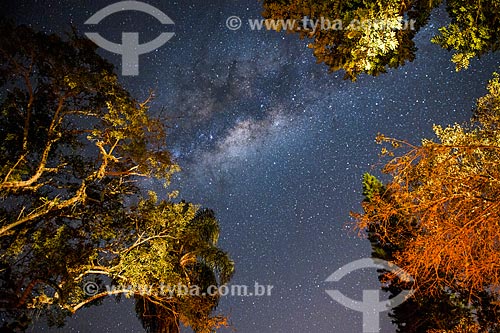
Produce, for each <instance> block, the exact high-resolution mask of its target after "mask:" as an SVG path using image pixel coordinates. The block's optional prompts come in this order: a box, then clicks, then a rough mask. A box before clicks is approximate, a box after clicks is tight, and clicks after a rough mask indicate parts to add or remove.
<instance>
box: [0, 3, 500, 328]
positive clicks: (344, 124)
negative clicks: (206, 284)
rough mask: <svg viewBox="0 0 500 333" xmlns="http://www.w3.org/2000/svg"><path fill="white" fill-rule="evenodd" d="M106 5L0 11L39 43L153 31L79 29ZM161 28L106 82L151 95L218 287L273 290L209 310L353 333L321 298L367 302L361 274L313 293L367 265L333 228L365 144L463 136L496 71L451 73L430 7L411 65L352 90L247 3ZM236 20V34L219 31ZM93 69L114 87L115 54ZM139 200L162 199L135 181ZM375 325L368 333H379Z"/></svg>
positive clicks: (342, 217)
mask: <svg viewBox="0 0 500 333" xmlns="http://www.w3.org/2000/svg"><path fill="white" fill-rule="evenodd" d="M114 2H115V1H107V0H89V1H76V0H66V1H62V0H59V1H52V0H20V1H11V2H10V3H8V2H7V1H6V0H3V1H2V2H1V6H0V10H1V12H2V13H4V14H5V15H7V16H8V17H11V18H13V19H14V20H15V21H16V22H17V23H24V24H29V25H31V26H32V27H34V28H35V29H37V30H42V31H45V32H48V33H64V32H65V31H68V30H69V29H70V26H71V25H74V26H75V27H76V28H77V29H78V30H79V31H80V32H99V33H100V34H101V35H102V36H103V37H105V38H107V39H109V40H111V41H115V42H119V41H120V40H121V33H122V32H123V31H134V32H135V31H137V32H139V33H140V40H141V42H146V41H149V40H151V39H154V38H155V37H156V36H157V35H158V34H159V33H160V32H163V31H165V29H166V28H165V27H163V26H162V25H161V24H160V23H159V22H158V21H157V20H156V19H154V18H152V17H150V16H148V15H147V14H144V13H140V12H123V13H117V14H114V15H113V16H110V17H108V18H106V19H104V20H103V21H102V22H101V23H100V24H99V25H97V26H86V25H84V22H85V21H86V20H87V19H88V18H89V17H90V16H92V15H93V14H94V13H95V12H97V11H98V10H100V9H101V8H103V7H105V6H106V5H109V4H112V3H114ZM146 2H147V3H148V4H150V5H153V6H155V7H157V8H158V9H160V10H161V11H163V12H164V13H166V14H167V15H168V16H169V17H170V18H171V19H172V20H173V21H174V23H175V25H173V26H172V25H170V26H168V27H167V30H168V31H171V32H174V33H175V36H174V37H173V38H172V39H171V40H170V41H169V42H167V43H166V44H165V45H164V46H163V47H161V48H159V49H157V50H155V51H153V52H151V53H148V54H144V55H141V56H140V65H139V75H138V76H133V77H131V76H128V77H120V78H121V81H122V82H123V84H124V86H125V87H126V88H127V89H129V90H130V91H131V92H132V94H133V95H134V96H135V97H137V98H138V99H145V98H146V97H147V95H148V91H149V90H150V89H153V90H154V92H155V96H156V97H155V99H154V101H153V103H152V108H151V112H152V113H153V114H157V115H161V116H163V117H165V118H166V119H167V121H168V125H169V129H170V135H169V140H168V143H167V144H168V148H169V149H170V150H171V152H172V153H173V154H174V156H175V157H176V159H177V161H178V163H179V164H180V165H181V167H182V169H183V171H182V172H181V173H180V174H178V175H177V176H176V177H174V180H173V182H172V185H171V187H170V190H172V189H179V190H180V191H181V195H180V197H181V198H183V199H185V200H186V201H191V202H194V203H199V204H200V205H202V206H204V207H209V208H211V209H213V210H214V211H215V212H216V214H217V216H218V218H219V220H220V223H221V227H222V233H221V240H220V245H221V247H223V248H224V249H225V250H227V251H228V252H229V253H230V255H231V256H232V258H233V259H234V260H235V262H236V274H235V276H234V278H233V280H232V284H246V285H249V286H253V285H254V283H255V282H258V283H259V284H262V285H273V286H274V288H273V289H272V295H271V296H269V297H235V296H233V297H229V296H228V297H224V298H223V299H222V300H221V304H220V306H219V308H218V310H220V311H222V312H223V313H227V314H229V315H230V318H231V322H232V324H233V326H234V328H235V329H237V331H238V332H241V333H254V332H262V333H274V332H287V333H288V332H290V333H293V332H297V333H298V332H312V333H322V332H347V333H349V332H361V331H362V317H361V313H359V312H355V311H353V310H350V309H346V308H344V307H343V306H342V305H340V304H338V303H336V302H334V301H333V300H332V299H331V298H330V297H329V296H328V295H327V294H326V293H325V290H327V289H339V290H340V291H341V292H343V293H344V294H345V295H346V296H349V297H351V298H353V299H358V300H361V297H362V290H363V289H376V288H377V286H378V282H377V274H376V271H375V270H374V269H363V270H359V271H357V272H353V273H351V274H350V275H349V278H345V279H343V280H341V281H340V282H337V283H333V282H325V279H326V278H327V277H328V276H329V275H330V274H332V273H333V272H334V271H336V270H337V269H338V268H339V267H341V266H343V265H344V264H347V263H349V262H351V261H354V260H357V259H360V258H364V257H368V256H369V255H370V248H369V243H368V241H367V240H364V239H360V238H358V237H357V235H356V234H355V233H354V232H353V231H350V229H349V228H348V227H347V226H346V225H347V224H348V223H349V222H350V218H349V212H350V211H352V210H354V211H359V210H360V201H361V199H362V196H361V177H362V174H363V173H364V172H366V171H370V172H372V173H375V174H378V171H377V170H378V169H379V168H380V166H381V161H380V159H379V157H378V153H379V151H380V147H379V146H377V145H376V144H375V140H374V138H375V136H376V135H377V133H378V132H381V133H384V134H386V135H387V136H394V137H398V138H401V139H406V140H408V141H410V142H413V143H418V142H419V140H420V138H422V137H432V125H433V124H442V125H446V124H453V123H455V122H459V123H460V122H463V121H466V120H467V119H468V118H469V117H470V116H471V114H472V113H471V109H472V107H473V105H474V103H475V100H476V98H478V97H480V96H481V95H483V94H484V93H485V92H486V89H485V85H486V83H487V81H488V79H489V78H490V77H491V74H492V72H494V71H495V70H498V66H499V64H500V58H499V56H498V54H497V55H487V56H484V57H482V58H481V59H480V60H474V61H473V62H472V65H471V68H470V69H469V70H467V71H462V72H460V73H456V72H455V70H454V66H453V65H452V64H451V62H450V61H449V58H450V54H449V53H448V52H447V51H444V50H442V49H440V48H439V47H437V46H435V45H433V44H431V43H430V41H429V40H430V38H431V36H433V34H435V33H436V31H437V27H439V26H441V25H443V24H445V23H446V22H447V16H446V13H445V11H444V10H443V8H441V9H439V10H438V11H437V12H435V13H434V14H433V17H432V19H431V22H430V23H429V24H428V25H427V26H426V27H425V28H423V29H422V30H421V31H420V32H419V34H418V36H417V38H416V42H417V46H418V48H419V50H418V53H417V58H416V60H415V61H414V62H412V63H409V64H407V65H406V66H404V67H401V68H399V69H397V70H390V71H389V72H388V73H387V74H385V75H381V76H379V77H376V78H373V77H367V76H362V77H360V78H359V80H358V81H357V82H355V83H352V82H350V81H344V80H342V76H343V74H342V73H333V74H332V73H329V72H328V69H327V67H326V66H325V65H323V64H317V63H316V61H315V58H314V57H313V55H312V52H311V50H310V49H308V48H307V47H306V45H307V41H304V40H300V39H299V38H298V36H296V35H290V34H286V33H277V32H271V31H252V30H251V29H250V27H249V26H248V23H247V20H248V19H254V18H259V17H260V13H261V11H262V8H261V6H262V4H261V3H260V2H258V1H257V0H246V1H234V0H233V1H229V0H228V1H222V0H215V1H200V0H191V1H189V0H182V1H173V0H162V1H160V0H147V1H146ZM232 15H236V16H239V17H240V18H241V19H242V20H243V26H242V27H241V29H239V30H237V31H232V30H229V29H227V27H226V19H227V17H229V16H232ZM100 54H101V55H102V56H103V57H105V58H106V59H108V60H109V61H111V62H113V63H114V64H115V65H116V66H117V71H118V72H121V58H120V56H119V55H116V54H112V53H109V52H107V51H105V50H101V51H100ZM142 185H143V186H144V188H151V189H155V190H158V191H164V190H162V189H161V186H160V185H159V184H156V183H153V182H148V181H145V182H143V184H142ZM386 314H387V313H383V314H382V315H381V326H382V332H394V328H393V327H392V326H391V324H390V322H389V320H388V318H387V316H386ZM33 331H35V332H37V331H44V332H112V333H114V332H117V333H118V332H120V333H125V332H141V331H142V328H141V325H140V323H139V322H138V320H137V319H136V316H135V313H134V311H133V305H132V303H131V302H129V301H122V302H121V303H120V304H118V305H117V304H115V303H114V301H112V300H107V301H105V302H104V304H103V305H102V306H99V307H93V308H90V309H85V310H82V311H81V312H80V313H78V314H77V315H76V316H75V317H74V318H71V319H69V320H68V324H67V325H66V327H64V328H62V329H47V328H46V327H45V325H44V324H43V323H38V324H37V325H36V326H35V328H34V329H33ZM226 331H227V332H230V331H231V330H229V329H228V330H223V331H222V332H226Z"/></svg>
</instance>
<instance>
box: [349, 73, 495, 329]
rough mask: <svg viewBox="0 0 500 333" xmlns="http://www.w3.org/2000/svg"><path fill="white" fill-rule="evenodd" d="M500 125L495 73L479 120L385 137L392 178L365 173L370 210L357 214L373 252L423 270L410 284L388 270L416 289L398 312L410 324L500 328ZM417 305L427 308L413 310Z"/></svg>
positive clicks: (388, 284)
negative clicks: (415, 141)
mask: <svg viewBox="0 0 500 333" xmlns="http://www.w3.org/2000/svg"><path fill="white" fill-rule="evenodd" d="M499 126H500V76H499V75H497V74H495V76H494V78H493V79H492V80H491V81H490V83H489V85H488V94H487V95H485V96H484V97H481V98H480V99H479V100H478V102H477V107H476V109H475V116H474V118H473V120H472V121H471V123H470V124H468V125H458V124H455V125H453V126H448V127H445V128H443V127H440V126H434V131H435V133H436V137H437V139H435V140H429V139H424V140H422V143H421V144H420V145H412V144H410V143H408V142H405V141H401V140H398V139H393V138H387V137H384V136H383V135H379V137H378V140H379V141H380V142H385V143H389V144H390V147H389V149H387V148H383V151H382V152H383V154H386V155H389V156H391V157H392V158H391V160H390V161H389V162H388V163H387V164H386V165H385V167H384V169H383V171H384V172H385V173H387V174H388V175H389V177H390V180H389V181H388V182H387V183H386V184H382V183H381V182H380V181H379V180H377V179H376V178H375V177H373V176H371V175H365V178H364V182H363V187H364V195H365V201H364V202H363V210H364V213H362V214H353V216H354V217H355V218H356V220H357V227H358V228H360V229H361V230H366V231H367V233H368V237H369V239H370V241H371V243H372V247H373V249H374V256H375V257H379V258H382V259H384V260H389V261H393V262H394V263H395V264H396V265H397V266H399V267H401V268H402V269H403V270H405V271H406V272H408V273H409V274H410V275H411V276H412V277H413V278H414V280H415V283H414V285H412V286H408V285H407V284H406V285H404V284H402V283H401V281H398V280H397V279H395V278H394V277H390V276H389V277H388V276H387V274H383V275H382V277H381V278H382V280H384V286H385V289H386V290H388V291H390V292H391V293H393V294H397V293H398V291H399V290H401V289H405V287H406V288H408V287H413V288H415V289H416V291H417V292H416V293H415V298H414V299H413V300H411V301H410V303H403V304H402V305H401V307H399V308H397V309H396V310H395V312H394V313H393V315H394V317H395V318H396V322H397V323H398V324H400V331H401V332H425V331H428V332H438V331H439V332H443V330H445V331H449V332H452V331H453V332H497V331H498V330H499V329H500V326H499V325H500V322H499V321H498V318H499V317H500V222H499V221H500V169H499V164H498V161H499V159H500V133H499V131H498V128H499ZM401 150H403V152H400V151H401ZM415 308H419V309H420V310H419V311H418V312H419V313H420V314H419V315H416V316H415V315H413V316H411V315H409V313H412V312H411V311H412V309H413V313H416V312H417V311H415ZM403 324H404V325H403ZM409 327H412V330H410V329H409Z"/></svg>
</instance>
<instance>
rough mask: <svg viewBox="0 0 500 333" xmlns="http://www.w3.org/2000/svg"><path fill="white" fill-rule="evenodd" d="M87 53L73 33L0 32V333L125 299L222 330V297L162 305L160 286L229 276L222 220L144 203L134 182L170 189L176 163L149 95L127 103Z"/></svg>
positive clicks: (106, 70)
mask: <svg viewBox="0 0 500 333" xmlns="http://www.w3.org/2000/svg"><path fill="white" fill-rule="evenodd" d="M95 51H96V46H95V45H94V44H93V43H92V42H90V41H89V40H87V39H85V38H81V37H79V36H77V35H76V34H71V35H70V36H68V37H67V38H66V39H61V38H60V37H58V36H55V35H49V36H48V35H45V34H43V33H36V32H34V31H33V30H31V29H30V28H27V27H22V26H21V27H13V26H10V25H2V26H0V59H1V61H0V64H1V65H0V85H1V86H2V91H1V92H0V99H1V104H0V105H1V109H0V197H1V199H2V201H1V204H0V212H1V215H0V242H1V246H2V251H1V253H0V287H1V288H0V302H1V305H0V308H1V309H2V311H1V313H0V316H1V318H2V324H3V327H2V329H3V331H9V330H11V331H17V330H23V329H26V327H27V326H28V325H29V323H30V319H31V317H33V316H34V315H36V316H38V315H39V313H42V314H43V315H45V316H46V317H47V318H48V320H49V323H51V324H57V325H62V324H63V323H64V319H65V317H66V316H68V315H71V314H73V313H75V312H76V311H77V310H79V309H80V308H82V307H84V306H88V305H92V304H98V303H99V301H100V300H101V299H102V298H103V297H105V296H107V295H109V294H112V295H119V294H125V295H128V296H133V297H136V298H137V299H143V300H146V301H148V302H153V303H154V304H155V305H156V306H157V307H159V308H161V309H164V310H165V311H163V312H162V313H161V316H163V317H161V318H158V320H171V321H174V322H177V323H178V322H182V323H184V324H185V325H188V326H191V327H193V328H194V329H196V330H197V331H198V332H209V331H210V330H212V329H213V328H216V327H218V326H219V325H221V324H224V323H225V319H224V318H223V317H222V316H218V315H217V316H214V315H212V314H211V312H212V310H213V309H214V308H215V306H216V305H217V301H218V297H216V295H215V296H214V297H211V298H209V297H202V296H196V297H190V296H185V295H179V294H174V295H173V296H172V297H169V298H167V297H164V294H162V290H161V286H162V285H163V284H172V285H176V284H185V285H187V286H191V285H193V284H200V285H202V286H203V285H204V284H206V283H208V282H210V283H214V284H215V285H218V284H222V283H226V282H227V281H228V280H229V278H230V276H231V273H232V270H233V263H232V261H231V260H230V259H229V258H228V256H227V254H226V253H224V252H223V251H221V250H220V249H218V248H217V237H218V222H217V220H216V219H215V217H214V216H213V213H212V215H211V217H212V218H211V219H208V218H206V219H201V220H200V216H205V215H206V214H207V213H206V212H205V213H200V214H201V215H196V212H197V210H198V208H197V207H196V206H194V205H192V204H189V203H184V202H180V203H174V202H173V201H172V199H173V198H174V197H175V196H176V193H175V192H172V193H170V194H169V195H167V194H165V195H164V196H165V197H164V198H162V200H157V199H156V196H157V194H156V193H153V192H152V193H150V195H149V197H148V198H146V199H144V198H142V195H141V191H140V188H139V186H138V181H139V180H140V179H157V180H159V181H161V182H163V183H164V184H165V185H167V184H168V183H169V180H170V177H171V175H172V173H174V172H176V171H178V170H179V167H178V165H177V164H175V163H174V162H173V161H172V160H171V157H170V153H169V152H168V151H167V150H166V149H165V145H166V141H165V140H166V134H165V133H166V132H165V125H164V124H163V122H162V121H161V119H156V118H152V117H151V116H150V115H149V114H148V102H149V100H150V98H151V97H152V96H150V97H149V98H148V99H147V100H146V101H145V102H142V103H140V102H137V101H136V100H134V99H133V98H132V97H131V96H130V94H129V93H128V92H127V91H126V90H125V89H124V88H123V87H122V86H121V85H120V84H119V82H118V79H117V77H116V75H115V74H114V73H113V67H112V65H110V64H109V63H108V62H106V61H105V60H103V59H102V58H101V57H99V56H98V55H97V54H96V53H95ZM167 196H168V198H167ZM200 267H203V269H204V272H205V275H202V274H200V270H201V269H202V268H200ZM209 272H210V273H211V275H210V274H209ZM204 277H207V278H208V277H210V278H211V279H210V280H209V281H208V280H204V279H203V278H204ZM214 277H217V279H216V281H215V282H214V280H213V278H214ZM89 286H90V287H91V288H90V287H89ZM89 288H90V289H89ZM141 288H152V289H151V290H149V293H147V294H144V292H143V289H141ZM165 316H170V317H169V318H165Z"/></svg>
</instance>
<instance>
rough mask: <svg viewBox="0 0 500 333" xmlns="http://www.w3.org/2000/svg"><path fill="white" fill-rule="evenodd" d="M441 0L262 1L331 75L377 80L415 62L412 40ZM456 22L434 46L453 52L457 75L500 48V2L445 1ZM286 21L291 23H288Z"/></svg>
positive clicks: (266, 13)
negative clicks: (390, 70) (474, 60)
mask: <svg viewBox="0 0 500 333" xmlns="http://www.w3.org/2000/svg"><path fill="white" fill-rule="evenodd" d="M441 3H442V1H439V0H431V1H412V0H379V1H340V0H333V1H332V0H323V1H310V0H264V1H263V4H264V12H263V16H264V18H266V19H271V20H275V21H274V24H271V23H269V24H267V26H269V27H270V28H273V29H275V30H277V31H280V30H286V31H287V32H291V33H299V35H300V37H301V38H309V39H311V40H312V42H311V43H310V44H309V47H310V48H312V49H313V53H314V56H315V57H316V59H317V61H318V62H323V63H325V64H326V65H327V66H328V67H329V68H330V70H331V71H337V70H340V69H343V70H344V71H345V78H349V79H351V80H353V81H354V80H356V77H357V76H358V75H359V74H361V73H366V74H370V75H374V76H376V75H379V74H380V73H385V72H386V71H387V68H396V67H399V66H402V65H404V64H405V63H406V62H407V61H413V59H414V58H415V52H416V47H415V43H414V41H413V39H414V37H415V35H416V33H417V32H418V31H419V29H420V28H421V27H423V26H425V25H426V24H427V22H428V21H429V17H430V14H431V12H432V10H433V9H435V8H436V7H437V6H439V5H440V4H441ZM446 5H447V11H448V14H449V15H450V17H451V19H452V22H451V23H450V24H449V25H448V26H446V27H441V28H440V34H439V35H438V36H435V37H434V38H433V39H432V41H433V42H434V43H437V44H438V45H441V46H442V47H443V48H445V49H447V50H453V51H454V52H455V53H454V55H453V56H452V61H453V62H454V63H455V64H456V68H457V70H460V69H462V68H467V66H468V65H469V59H471V58H473V57H478V56H481V55H483V54H485V53H487V52H489V51H496V50H498V48H499V47H500V41H499V39H498V37H497V36H499V35H500V14H499V13H500V2H499V1H498V0H487V1H474V2H470V1H462V0H459V1H447V2H446ZM284 20H288V23H287V22H285V21H284Z"/></svg>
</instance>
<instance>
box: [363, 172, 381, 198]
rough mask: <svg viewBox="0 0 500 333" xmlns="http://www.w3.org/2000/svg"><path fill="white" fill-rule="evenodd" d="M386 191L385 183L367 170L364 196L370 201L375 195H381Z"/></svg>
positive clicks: (364, 181)
mask: <svg viewBox="0 0 500 333" xmlns="http://www.w3.org/2000/svg"><path fill="white" fill-rule="evenodd" d="M383 192H384V185H383V184H382V182H381V181H380V180H378V179H377V177H375V176H373V175H371V174H369V173H368V172H366V173H365V174H363V196H364V197H365V200H367V201H370V200H371V199H372V198H373V196H374V195H381V194H383Z"/></svg>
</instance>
